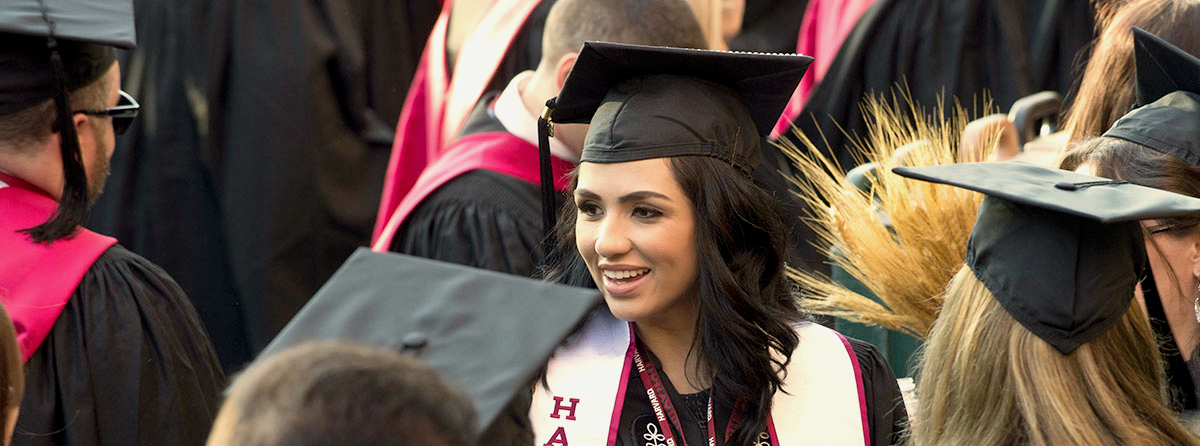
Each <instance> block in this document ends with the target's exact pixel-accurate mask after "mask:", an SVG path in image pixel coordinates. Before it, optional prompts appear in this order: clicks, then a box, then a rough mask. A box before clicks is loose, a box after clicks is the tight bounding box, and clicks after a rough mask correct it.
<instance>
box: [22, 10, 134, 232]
mask: <svg viewBox="0 0 1200 446" xmlns="http://www.w3.org/2000/svg"><path fill="white" fill-rule="evenodd" d="M134 44H135V33H134V23H133V0H4V1H3V2H0V116H3V115H8V114H12V113H16V112H19V111H22V110H26V109H29V108H30V107H32V106H34V105H37V104H38V103H41V102H45V101H47V100H51V99H52V100H53V101H54V110H55V126H54V128H55V131H56V132H58V133H59V135H60V138H59V141H60V143H59V150H60V152H61V156H62V159H63V180H64V185H63V190H62V194H61V197H60V199H59V205H58V209H57V210H56V211H55V212H54V214H53V215H52V216H51V217H50V220H48V221H47V222H45V223H43V224H42V225H39V226H37V227H35V228H30V229H29V230H28V231H29V233H30V234H31V235H32V236H33V238H34V240H35V241H38V242H46V243H49V242H53V241H54V240H57V239H59V238H62V237H67V236H70V235H71V234H73V233H74V232H75V230H76V228H77V227H78V226H79V225H81V224H82V223H83V222H84V220H86V218H87V211H88V209H87V203H88V201H89V197H88V195H89V191H88V183H87V178H86V176H87V174H86V172H85V171H84V168H83V161H82V154H81V153H80V149H79V139H78V136H77V134H76V132H75V126H74V125H70V123H71V116H72V114H73V113H76V112H78V111H77V110H72V109H71V107H70V104H68V102H67V98H68V95H69V94H70V93H71V92H72V91H74V90H76V89H78V88H81V87H83V86H86V85H88V84H91V83H93V82H94V81H96V80H98V79H100V77H101V76H103V75H104V74H105V73H107V72H108V70H110V69H111V68H112V66H113V64H114V63H116V53H115V51H114V47H121V48H132V47H133V46H134ZM89 112H93V111H89ZM94 112H97V113H99V112H101V111H94Z"/></svg>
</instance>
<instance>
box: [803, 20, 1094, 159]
mask: <svg viewBox="0 0 1200 446" xmlns="http://www.w3.org/2000/svg"><path fill="white" fill-rule="evenodd" d="M1092 14H1093V12H1092V9H1091V7H1090V5H1089V1H1088V0H877V1H876V2H875V3H874V4H873V5H872V6H871V7H870V8H869V9H868V10H867V11H866V12H865V13H864V14H863V15H862V17H861V18H860V19H859V21H858V23H857V24H856V25H855V26H854V29H853V30H851V32H850V34H849V35H848V36H847V37H846V40H845V42H844V43H843V44H842V47H841V49H840V50H839V52H838V55H837V57H836V58H834V60H833V63H832V65H831V66H830V68H829V71H828V72H827V73H826V75H825V78H824V80H822V81H821V83H820V84H819V85H817V87H816V89H815V90H814V91H813V93H812V97H811V98H810V99H809V100H808V102H807V103H806V104H805V106H804V109H803V110H802V111H801V113H800V115H799V116H798V117H797V118H796V119H795V121H794V124H795V125H797V126H798V127H799V128H800V129H801V130H802V131H804V133H805V134H807V135H808V136H809V138H810V139H812V140H813V142H814V143H815V144H817V145H818V147H819V148H821V149H823V150H827V151H829V153H832V154H833V155H835V156H836V157H837V159H838V161H840V162H841V165H842V166H843V167H844V168H847V169H849V168H850V167H853V166H854V165H855V163H854V160H853V158H852V157H851V156H850V149H849V147H848V145H849V140H847V139H846V138H845V137H844V135H843V134H842V131H841V130H839V127H840V128H842V129H845V130H846V131H847V132H849V133H850V134H852V135H859V136H860V137H861V136H862V135H864V131H865V129H866V124H865V121H864V119H863V117H862V114H861V111H860V109H859V105H860V103H861V102H860V101H861V100H862V99H863V98H864V97H867V96H869V95H872V94H873V95H877V96H878V95H880V94H889V93H891V92H892V89H893V87H895V86H897V85H898V84H903V85H907V89H908V91H910V92H911V93H912V98H913V99H914V100H915V101H916V102H917V103H919V104H922V105H924V106H925V107H927V108H930V109H932V107H933V106H934V105H936V104H937V100H938V98H939V97H941V96H944V97H945V99H946V103H948V104H953V100H954V99H955V98H957V99H958V100H960V101H962V103H963V104H964V106H966V107H967V108H968V110H970V109H971V104H972V103H973V101H975V102H976V103H978V101H979V100H982V98H983V94H984V93H985V92H987V93H989V94H990V95H991V97H992V99H993V100H994V102H995V105H996V106H997V107H998V109H999V110H1007V109H1008V108H1009V107H1010V106H1012V103H1013V102H1014V101H1016V100H1017V99H1019V98H1021V97H1024V96H1027V95H1030V94H1033V93H1036V92H1039V91H1042V90H1054V91H1057V92H1059V93H1061V94H1063V95H1064V96H1066V95H1067V93H1068V92H1069V91H1070V90H1072V89H1073V87H1074V86H1076V85H1077V83H1078V81H1077V80H1076V79H1077V78H1078V76H1077V75H1078V74H1079V73H1081V72H1082V69H1083V66H1084V62H1086V61H1085V60H1084V59H1085V58H1086V51H1081V50H1082V49H1084V47H1085V46H1086V45H1087V44H1088V43H1089V42H1090V41H1091V40H1092V38H1093V37H1094V31H1093V21H1092ZM930 111H932V110H930ZM948 111H949V110H948ZM822 137H823V138H825V139H827V140H828V145H826V144H825V143H824V142H823V141H822Z"/></svg>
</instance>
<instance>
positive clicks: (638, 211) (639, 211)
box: [633, 206, 662, 219]
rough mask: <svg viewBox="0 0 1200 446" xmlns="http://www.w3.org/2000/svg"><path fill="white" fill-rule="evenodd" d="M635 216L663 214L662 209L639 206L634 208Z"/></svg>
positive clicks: (649, 216) (643, 217) (657, 215)
mask: <svg viewBox="0 0 1200 446" xmlns="http://www.w3.org/2000/svg"><path fill="white" fill-rule="evenodd" d="M633 216H634V217H636V218H642V219H649V218H655V217H660V216H662V211H660V210H658V209H655V208H652V207H649V206H637V207H635V208H633Z"/></svg>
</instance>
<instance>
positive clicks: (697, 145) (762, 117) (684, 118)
mask: <svg viewBox="0 0 1200 446" xmlns="http://www.w3.org/2000/svg"><path fill="white" fill-rule="evenodd" d="M810 63H812V58H811V57H808V56H801V55H799V54H762V53H741V52H731V51H711V50H696V49H682V48H668V47H655V46H645V45H630V44H618V43H608V42H587V43H584V45H583V49H582V50H580V52H579V58H578V59H576V60H575V65H574V67H573V68H572V69H571V74H570V75H568V76H567V80H566V82H565V83H564V84H563V88H562V91H561V92H559V94H558V97H557V98H555V99H551V100H550V101H549V103H547V110H546V113H544V115H543V119H542V120H541V121H540V123H539V124H540V125H541V127H542V130H543V131H542V132H541V133H542V135H548V134H549V133H551V132H550V128H549V125H548V123H563V124H572V123H589V122H590V123H591V127H590V128H589V130H588V134H587V138H586V140H585V142H584V148H583V154H582V156H581V157H580V161H582V162H593V163H619V162H625V161H636V160H643V159H650V158H663V157H670V156H682V155H703V156H712V157H716V158H719V159H721V160H724V161H726V162H729V163H730V164H731V165H733V166H734V167H735V168H738V169H740V170H741V171H743V172H745V173H746V174H747V175H750V174H751V173H752V172H753V170H754V168H755V167H756V166H758V159H759V142H760V140H761V139H762V137H764V136H766V135H767V134H768V133H770V131H771V129H772V127H773V126H774V125H775V122H776V121H777V120H778V119H779V114H780V113H781V112H782V111H783V108H784V106H786V105H787V102H788V100H790V99H791V94H792V92H794V91H795V89H796V85H797V84H799V83H800V78H802V77H804V72H805V70H807V69H808V65H809V64H810ZM542 144H543V149H542V153H543V160H542V184H543V186H542V190H543V194H546V193H547V192H552V190H551V189H550V188H548V187H547V186H546V185H547V184H553V183H552V182H549V181H548V180H550V178H549V175H550V174H549V172H550V171H549V145H548V143H547V141H546V138H545V137H543V142H542ZM543 197H544V199H548V200H552V199H553V194H552V193H551V194H550V195H549V196H546V195H543ZM552 204H553V201H546V202H544V203H543V206H545V209H552V206H550V205H552ZM544 214H545V215H546V224H547V229H548V228H549V227H552V226H553V223H554V221H553V217H554V216H553V212H545V211H544Z"/></svg>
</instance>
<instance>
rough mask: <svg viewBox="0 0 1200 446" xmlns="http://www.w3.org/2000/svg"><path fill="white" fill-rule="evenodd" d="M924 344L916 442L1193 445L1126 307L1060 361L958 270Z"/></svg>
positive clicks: (1145, 329) (1142, 329)
mask: <svg viewBox="0 0 1200 446" xmlns="http://www.w3.org/2000/svg"><path fill="white" fill-rule="evenodd" d="M926 341H927V343H926V345H925V347H924V349H923V350H922V352H921V353H920V355H919V357H918V361H919V370H920V375H919V377H920V380H919V385H918V386H917V397H918V401H919V403H918V409H917V416H916V422H917V423H916V426H915V427H914V428H913V432H912V433H913V436H912V440H913V443H914V444H916V445H919V446H924V445H971V446H988V445H1015V444H1022V445H1026V444H1028V445H1036V446H1063V445H1197V444H1200V441H1197V439H1196V438H1195V437H1194V436H1192V435H1191V434H1190V433H1189V432H1188V431H1187V429H1185V428H1184V427H1183V425H1182V424H1180V422H1179V421H1178V420H1176V418H1175V415H1174V413H1173V412H1172V411H1171V410H1170V409H1169V408H1168V407H1167V405H1166V398H1167V394H1166V387H1165V381H1164V379H1163V366H1162V363H1161V360H1160V358H1159V357H1158V349H1157V348H1155V344H1154V338H1153V335H1152V334H1151V331H1150V327H1149V325H1147V323H1146V320H1145V317H1144V316H1143V315H1142V310H1141V307H1140V306H1138V305H1137V303H1136V302H1131V304H1130V306H1129V311H1128V312H1126V313H1125V315H1124V316H1123V317H1122V318H1121V319H1120V320H1119V321H1118V322H1117V324H1116V326H1114V327H1113V328H1112V329H1110V330H1108V331H1106V332H1104V333H1103V334H1101V335H1100V336H1098V337H1096V338H1094V339H1092V340H1091V341H1088V342H1087V343H1085V344H1083V345H1082V346H1080V347H1079V348H1078V349H1076V350H1075V351H1074V352H1071V354H1068V355H1063V354H1062V353H1060V352H1059V351H1058V350H1056V349H1055V348H1054V347H1053V346H1051V345H1050V344H1049V343H1047V342H1045V341H1043V340H1042V339H1041V338H1038V337H1037V336H1036V335H1034V334H1033V333H1032V332H1030V331H1029V330H1027V329H1025V327H1023V326H1022V325H1020V324H1019V323H1018V322H1017V321H1016V320H1015V319H1013V318H1012V316H1010V315H1009V314H1008V313H1007V312H1006V311H1005V310H1004V309H1003V308H1002V307H1001V306H1000V304H999V303H998V302H997V301H996V299H995V298H994V297H993V296H992V293H991V292H990V291H988V289H987V288H986V287H984V285H983V283H981V282H980V281H979V279H977V278H976V277H975V274H974V273H973V272H972V271H971V270H970V269H969V268H967V267H966V266H963V267H962V268H960V269H959V270H958V272H957V274H956V275H955V276H954V278H953V280H951V282H950V284H949V285H948V286H947V288H946V293H945V304H944V307H943V308H942V312H941V317H940V318H939V319H938V320H937V322H936V323H934V325H933V330H932V331H931V332H930V335H929V337H928V339H927V340H926Z"/></svg>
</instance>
